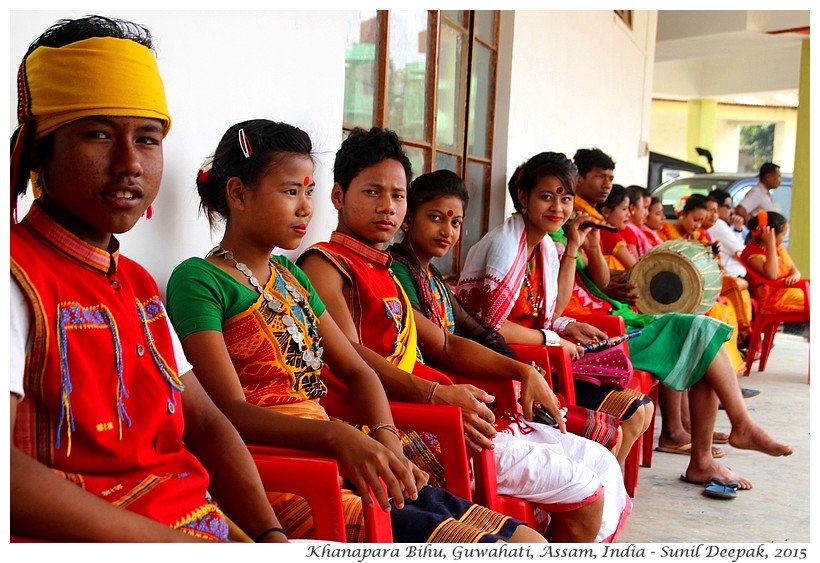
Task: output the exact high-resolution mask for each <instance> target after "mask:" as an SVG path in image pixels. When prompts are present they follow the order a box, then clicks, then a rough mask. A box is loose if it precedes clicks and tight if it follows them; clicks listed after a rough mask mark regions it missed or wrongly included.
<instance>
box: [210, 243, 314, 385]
mask: <svg viewBox="0 0 820 563" xmlns="http://www.w3.org/2000/svg"><path fill="white" fill-rule="evenodd" d="M208 256H219V257H222V258H224V259H225V260H228V261H230V262H233V263H234V265H235V266H236V269H237V270H239V271H240V272H242V273H243V274H245V276H246V277H247V278H248V282H249V283H250V284H251V286H252V287H253V288H254V289H255V290H256V291H257V292H258V293H259V295H261V296H262V297H263V298H264V299H265V305H266V306H267V308H268V309H270V310H271V311H272V312H274V313H277V314H282V324H283V325H285V328H286V330H287V331H288V334H290V337H291V339H292V340H293V342H294V343H296V345H297V346H298V348H299V351H300V352H301V353H302V360H303V361H304V362H305V363H306V364H307V365H309V366H310V367H311V368H312V369H314V370H320V369H322V365H323V364H324V362H323V361H322V352H323V350H322V347H321V346H320V345H319V343H320V342H321V341H322V337H321V336H319V329H318V328H317V327H316V317H315V316H314V315H313V311H311V309H310V306H309V305H308V303H307V301H306V300H305V297H304V295H302V293H301V292H300V291H299V290H298V289H296V287H294V286H293V285H291V284H289V283H287V282H285V281H284V280H281V281H282V282H283V284H284V286H285V289H286V290H287V292H288V294H289V295H290V297H291V298H292V299H293V303H292V304H294V305H298V307H299V309H301V311H302V314H303V315H304V317H305V320H306V321H307V332H308V335H309V336H310V337H311V338H312V340H313V344H311V346H310V348H308V346H307V344H306V343H305V337H304V336H303V335H302V333H301V331H300V330H299V327H298V326H297V325H296V320H295V319H294V318H293V317H292V316H290V315H288V314H283V312H284V310H285V306H284V305H283V303H282V302H280V301H279V300H277V299H276V298H275V297H274V296H273V295H271V294H270V293H269V292H267V291H265V288H264V287H263V286H262V284H261V283H260V282H259V280H258V279H257V278H256V276H254V275H253V272H252V271H251V269H250V268H249V267H248V266H247V264H245V263H244V262H237V260H236V258H234V255H233V252H231V251H230V250H225V249H224V248H222V245H219V246H217V247H216V248H214V249H213V250H211V251H210V252H209V253H208ZM270 269H271V275H272V276H275V277H276V278H277V279H276V280H275V281H280V280H279V278H280V275H279V272H278V271H277V270H276V268H275V267H274V266H273V264H272V263H270Z"/></svg>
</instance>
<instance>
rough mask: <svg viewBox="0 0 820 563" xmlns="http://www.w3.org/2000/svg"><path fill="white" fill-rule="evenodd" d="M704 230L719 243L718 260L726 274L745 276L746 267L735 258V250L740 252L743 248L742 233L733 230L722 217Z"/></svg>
mask: <svg viewBox="0 0 820 563" xmlns="http://www.w3.org/2000/svg"><path fill="white" fill-rule="evenodd" d="M706 232H707V233H709V236H710V237H712V240H714V241H717V242H719V243H720V261H721V262H722V263H723V270H724V271H725V272H726V274H727V275H730V276H734V277H741V276H745V275H746V268H744V267H743V264H741V263H740V262H738V260H737V258H735V252H741V251H742V250H743V248H744V244H743V241H742V240H741V236H743V235H742V233H738V232H737V231H735V230H734V229H733V228H732V227H730V226H729V224H728V223H727V222H726V221H724V220H723V219H718V220H717V222H716V223H715V224H714V225H712V226H711V227H709V229H707V231H706Z"/></svg>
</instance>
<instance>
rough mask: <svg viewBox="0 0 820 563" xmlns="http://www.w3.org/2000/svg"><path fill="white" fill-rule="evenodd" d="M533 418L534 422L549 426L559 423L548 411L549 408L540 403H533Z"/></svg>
mask: <svg viewBox="0 0 820 563" xmlns="http://www.w3.org/2000/svg"><path fill="white" fill-rule="evenodd" d="M532 420H533V422H540V423H541V424H546V425H547V426H558V423H557V422H556V421H555V419H554V418H553V417H552V415H551V414H550V413H548V412H547V409H545V408H544V407H542V406H541V405H538V404H533V406H532Z"/></svg>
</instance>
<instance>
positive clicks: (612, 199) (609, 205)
mask: <svg viewBox="0 0 820 563" xmlns="http://www.w3.org/2000/svg"><path fill="white" fill-rule="evenodd" d="M625 200H629V195H628V194H627V191H626V188H625V187H623V186H621V185H619V184H613V185H612V189H611V190H610V191H609V195H608V196H606V199H605V200H604V201H602V202H601V203H598V204H596V205H595V209H597V210H598V211H601V210H602V209H604V208H606V209H609V210H612V209H615V208H616V207H618V206H619V205H621V204H622V203H623V202H624V201H625Z"/></svg>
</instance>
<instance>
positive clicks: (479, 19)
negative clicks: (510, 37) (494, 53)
mask: <svg viewBox="0 0 820 563" xmlns="http://www.w3.org/2000/svg"><path fill="white" fill-rule="evenodd" d="M495 14H496V12H495V11H494V10H476V12H475V34H476V36H477V37H480V38H481V39H483V40H484V41H486V42H487V43H488V44H490V45H493V46H495Z"/></svg>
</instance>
